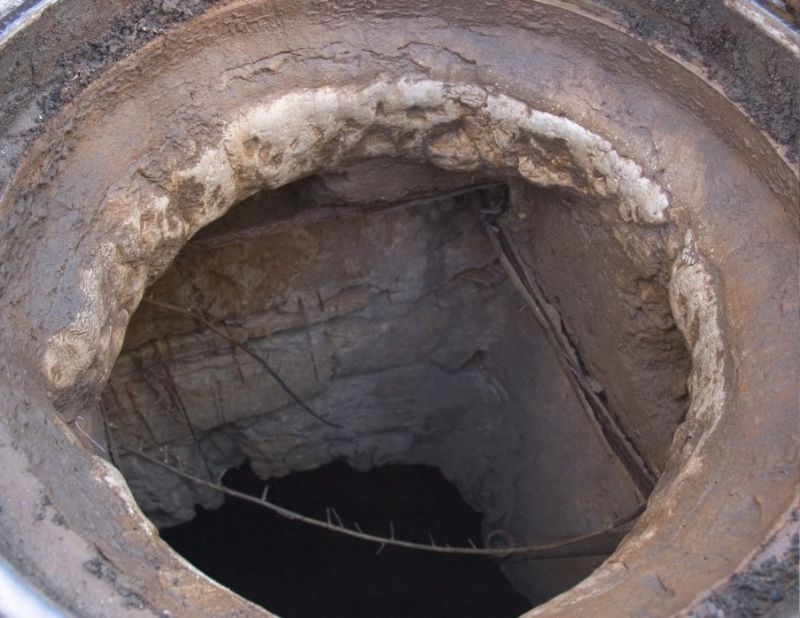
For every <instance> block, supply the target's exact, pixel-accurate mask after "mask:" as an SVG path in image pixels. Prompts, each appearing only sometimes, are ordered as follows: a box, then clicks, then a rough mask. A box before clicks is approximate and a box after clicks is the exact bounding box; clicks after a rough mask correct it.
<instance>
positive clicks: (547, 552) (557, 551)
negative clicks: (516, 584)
mask: <svg viewBox="0 0 800 618" xmlns="http://www.w3.org/2000/svg"><path fill="white" fill-rule="evenodd" d="M121 448H122V449H123V450H125V451H127V452H128V453H131V454H133V455H135V456H137V457H140V458H142V459H144V460H145V461H148V462H150V463H152V464H154V465H157V466H160V467H162V468H165V469H167V470H170V471H171V472H173V473H174V474H176V475H178V476H180V477H181V478H184V479H186V480H188V481H191V482H192V483H195V484H197V485H202V486H204V487H208V488H209V489H213V490H215V491H219V492H222V493H225V494H227V495H229V496H232V497H234V498H239V499H240V500H245V501H247V502H252V503H253V504H257V505H259V506H262V507H264V508H267V509H269V510H270V511H273V512H275V513H277V514H278V515H281V516H282V517H285V518H287V519H290V520H294V521H299V522H302V523H305V524H308V525H310V526H315V527H317V528H322V529H324V530H329V531H331V532H338V533H339V534H344V535H346V536H351V537H354V538H357V539H361V540H364V541H369V542H372V543H377V544H379V545H392V546H394V547H404V548H406V549H415V550H419V551H427V552H434V553H438V554H461V555H472V556H497V557H503V556H512V555H519V554H533V555H534V557H537V558H561V557H565V552H564V551H563V550H565V549H568V548H570V547H573V546H575V545H578V544H580V543H584V542H587V541H591V540H612V539H614V538H615V537H616V536H619V538H620V540H621V538H622V536H624V534H623V533H622V531H620V530H619V528H620V527H622V526H624V525H625V524H627V523H629V522H631V521H633V520H634V519H636V518H637V517H638V516H639V515H641V513H642V512H643V511H644V506H640V507H639V508H637V509H636V511H634V512H633V513H631V514H630V515H626V516H625V517H623V518H621V519H618V520H617V521H615V522H614V523H613V524H611V525H610V526H609V527H607V528H603V529H602V530H596V531H594V532H590V533H588V534H582V535H579V536H574V537H570V538H567V539H562V540H560V541H555V542H552V543H545V544H542V545H527V546H524V547H507V548H502V549H488V548H477V547H443V546H440V545H435V544H433V545H426V544H424V543H414V542H412V541H403V540H400V539H396V538H387V537H382V536H378V535H375V534H368V533H365V532H361V531H360V530H353V529H350V528H347V527H345V526H344V525H341V526H340V525H336V524H334V523H331V522H330V521H328V522H326V521H322V520H319V519H315V518H313V517H308V516H306V515H301V514H300V513H297V512H295V511H291V510H289V509H286V508H284V507H282V506H279V505H277V504H274V503H272V502H269V501H267V500H262V499H261V498H258V497H256V496H251V495H250V494H246V493H243V492H240V491H236V490H235V489H230V488H228V487H225V486H223V485H218V484H216V483H212V482H211V481H207V480H204V479H201V478H198V477H196V476H193V475H191V474H188V473H186V472H183V471H182V470H179V469H178V468H175V467H174V466H171V465H170V464H168V463H165V462H163V461H159V460H158V459H155V458H153V457H151V456H149V455H147V454H146V453H143V452H141V451H136V450H133V449H130V448H126V447H121ZM598 553H604V552H597V551H593V552H592V551H588V552H586V553H578V554H571V553H570V554H566V555H570V556H577V555H587V556H588V555H597V554H598Z"/></svg>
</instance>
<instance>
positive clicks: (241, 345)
mask: <svg viewBox="0 0 800 618" xmlns="http://www.w3.org/2000/svg"><path fill="white" fill-rule="evenodd" d="M142 302H143V303H147V304H148V305H153V306H154V307H161V308H162V309H167V310H169V311H173V312H175V313H180V314H183V315H185V316H188V317H190V318H192V319H193V320H194V321H196V322H197V323H198V324H201V325H202V326H205V327H206V328H207V329H209V330H210V331H212V332H214V333H216V334H217V335H219V336H220V337H222V338H223V339H225V340H226V341H228V342H229V343H231V344H232V345H234V346H236V347H237V348H239V349H240V350H241V351H242V352H244V353H245V354H247V355H248V356H250V357H251V358H253V359H255V360H256V362H258V363H259V364H260V365H261V366H262V367H263V368H264V369H265V370H266V372H267V373H268V374H269V375H270V377H271V378H272V379H273V380H275V382H276V383H277V384H278V386H280V387H281V389H283V391H284V392H285V393H286V394H287V395H289V397H291V398H292V399H293V400H294V402H295V403H296V404H297V405H299V406H300V407H301V408H302V409H303V410H305V411H306V412H308V413H309V414H310V415H311V416H313V417H314V418H315V419H317V420H318V421H319V422H321V423H325V424H326V425H328V426H330V427H335V428H336V429H342V426H341V425H337V424H336V423H334V422H332V421H329V420H327V419H324V418H322V417H321V416H320V415H319V414H317V413H316V412H314V410H312V409H311V408H310V407H309V406H308V404H306V402H304V401H303V400H302V399H300V397H299V396H298V395H297V394H296V393H295V392H294V391H293V390H292V389H291V387H290V386H289V385H288V384H286V382H284V381H283V378H281V376H280V375H279V374H278V372H277V371H275V370H274V369H273V368H272V366H271V365H270V364H269V363H268V362H267V361H266V360H264V359H263V358H262V357H261V356H259V355H258V354H256V353H255V352H253V351H252V350H251V349H250V347H249V346H248V345H247V344H244V343H242V342H240V341H237V340H236V339H234V338H233V337H231V336H230V335H228V334H227V333H225V332H224V331H223V330H222V329H220V328H218V327H217V326H216V325H214V324H212V323H211V322H209V321H208V320H206V319H205V318H203V317H202V316H201V315H200V314H199V313H198V312H197V311H194V310H192V309H184V308H183V307H178V306H177V305H173V304H170V303H165V302H163V301H160V300H155V299H153V298H147V297H144V298H142Z"/></svg>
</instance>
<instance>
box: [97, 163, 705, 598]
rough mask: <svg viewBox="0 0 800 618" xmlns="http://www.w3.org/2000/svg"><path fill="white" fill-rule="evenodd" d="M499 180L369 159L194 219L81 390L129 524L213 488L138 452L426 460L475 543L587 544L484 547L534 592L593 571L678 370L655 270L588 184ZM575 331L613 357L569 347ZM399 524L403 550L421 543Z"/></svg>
mask: <svg viewBox="0 0 800 618" xmlns="http://www.w3.org/2000/svg"><path fill="white" fill-rule="evenodd" d="M512 184H513V188H511V187H509V186H508V185H506V184H498V183H497V182H492V181H491V180H490V178H488V177H486V178H484V177H483V174H481V173H455V172H444V171H442V170H439V169H436V168H433V167H431V166H426V165H420V164H413V163H402V162H398V161H395V160H392V159H377V160H375V159H373V160H369V161H366V162H364V163H360V164H354V165H348V166H347V167H346V168H343V171H338V172H332V173H328V174H322V175H317V176H313V177H309V178H307V179H305V180H302V181H298V182H296V183H294V184H291V185H288V186H286V187H284V188H282V189H280V190H277V191H264V192H260V193H256V194H255V195H253V196H251V197H249V198H247V199H246V200H244V201H243V202H242V203H240V204H239V205H237V206H236V207H234V208H233V209H232V210H231V211H229V212H228V214H226V215H225V216H224V217H222V218H221V219H219V220H218V221H216V222H214V223H212V224H211V225H209V226H208V227H206V228H204V229H203V230H202V231H201V232H200V233H198V234H197V235H196V236H195V237H194V238H193V239H192V240H191V241H190V242H189V243H188V244H187V245H186V246H185V248H184V249H183V250H182V251H181V252H180V253H179V254H178V256H177V258H176V259H175V261H174V263H173V264H172V265H171V266H170V267H169V268H168V269H167V270H166V271H165V272H164V274H163V275H162V276H161V277H160V279H159V280H158V281H156V282H155V283H154V284H153V285H151V286H150V288H149V289H148V291H147V292H146V293H145V302H143V303H142V305H141V306H140V308H139V310H138V311H137V313H136V314H134V316H133V317H132V319H131V321H130V324H129V326H128V329H127V332H126V337H125V342H124V344H123V347H122V352H121V354H120V356H119V358H118V360H117V363H116V365H115V368H114V370H113V371H112V374H111V377H110V379H109V382H108V386H107V387H106V389H105V391H104V393H103V397H102V406H101V408H100V410H101V416H102V423H98V425H100V424H102V425H105V426H106V427H107V428H108V433H107V437H108V438H109V441H110V444H109V448H110V451H111V453H114V454H115V459H114V461H115V463H117V465H119V466H120V469H121V470H122V472H123V473H124V475H125V477H126V480H127V482H128V485H129V486H130V487H131V489H132V491H133V494H134V496H135V497H136V499H137V501H138V503H139V505H140V506H141V507H142V509H143V510H144V512H145V514H146V515H148V516H149V517H150V519H151V520H152V521H154V522H155V523H156V524H157V525H159V526H162V527H165V526H173V525H175V524H178V523H181V522H184V521H187V520H189V519H190V518H192V517H193V516H194V514H195V506H196V505H202V506H203V507H205V508H210V509H214V508H217V507H219V506H220V505H221V504H222V501H223V498H224V496H223V494H222V493H220V492H219V491H215V490H214V489H213V488H210V487H208V486H201V485H198V484H197V483H196V482H193V481H192V480H189V479H187V478H181V477H178V476H176V475H175V474H171V473H170V471H169V470H167V469H166V468H165V467H164V466H163V465H159V464H158V463H157V461H154V459H155V460H160V461H161V462H162V463H167V464H168V465H170V466H173V467H177V468H179V469H180V470H181V471H182V472H183V473H185V474H189V475H191V476H194V477H196V478H199V479H202V480H204V481H206V482H211V483H216V482H218V480H219V478H220V477H222V475H223V474H224V473H225V472H226V471H227V470H229V469H231V468H234V467H236V466H238V465H239V464H241V462H242V461H244V460H247V461H249V463H250V465H251V466H252V468H253V470H254V472H255V473H256V474H257V475H258V477H260V478H261V479H263V480H265V481H268V480H269V479H272V478H275V477H282V476H284V475H286V474H288V473H290V472H296V471H302V470H311V469H315V468H318V467H319V466H323V465H325V464H327V463H329V462H331V461H334V460H339V459H344V460H346V461H348V462H349V463H350V464H351V465H353V466H355V467H356V468H358V469H359V470H369V469H373V468H376V467H378V466H381V465H384V464H387V463H393V464H406V465H412V464H424V465H428V466H433V467H435V468H437V469H439V470H441V472H442V473H443V474H444V475H445V477H446V478H448V479H449V480H450V482H452V483H453V485H454V486H455V487H456V488H458V490H459V491H460V492H461V494H462V495H463V497H464V499H465V500H466V501H467V502H468V503H469V504H470V505H471V506H472V507H473V508H475V509H476V510H477V511H479V512H480V513H481V514H482V515H483V524H482V533H481V535H480V537H479V538H477V539H476V541H478V543H479V545H478V546H479V547H481V548H485V549H489V550H498V551H500V552H501V551H502V550H506V549H519V548H523V547H535V546H539V545H543V546H546V545H550V544H553V543H558V542H564V541H565V540H567V539H570V538H572V537H583V536H585V535H591V534H593V533H596V534H597V536H596V538H592V539H590V540H589V541H588V542H583V543H577V544H574V545H573V544H569V543H567V544H566V545H565V547H563V548H560V549H558V550H556V551H555V552H550V553H544V554H542V553H541V552H540V553H539V554H535V552H531V553H530V554H526V553H520V554H513V555H506V556H503V555H502V554H500V555H498V556H496V557H495V558H496V560H497V563H498V565H499V566H500V568H501V569H502V571H503V572H504V573H505V574H506V575H507V576H508V578H509V579H510V581H511V582H512V583H513V584H514V586H515V587H516V588H517V590H519V591H520V592H521V593H522V594H524V595H525V597H527V599H528V600H529V601H530V603H531V604H539V603H542V602H544V601H546V600H548V599H550V598H552V597H553V596H555V595H557V594H559V593H561V592H563V591H564V590H566V589H568V588H570V587H572V586H573V585H574V584H575V583H577V582H578V581H580V580H581V579H583V578H584V577H585V576H587V575H588V574H589V573H591V572H592V571H593V570H594V569H595V568H596V567H597V566H598V565H599V564H600V563H601V562H602V561H603V560H605V559H606V558H607V557H608V556H609V555H610V554H611V553H612V552H613V550H614V548H615V546H616V544H617V543H618V542H619V540H620V539H621V538H622V537H623V536H624V534H625V533H626V532H627V531H628V530H629V528H630V525H631V524H630V522H631V521H632V520H633V519H634V517H635V516H636V515H638V514H639V513H640V512H641V511H642V510H643V508H644V504H645V501H646V499H647V497H648V495H649V493H650V492H651V490H652V487H653V484H654V482H655V480H656V476H657V474H658V472H659V470H660V469H661V467H662V466H663V463H664V459H665V457H666V453H667V450H668V448H669V444H670V442H671V439H672V434H673V433H674V430H675V428H676V427H677V425H678V424H679V423H680V422H681V421H682V420H683V418H684V416H685V413H686V408H687V403H688V398H687V392H686V379H687V375H688V370H689V365H690V362H689V358H688V353H687V352H686V348H685V343H684V340H683V337H682V336H681V334H680V332H679V330H678V329H677V327H676V326H675V324H674V322H673V320H672V317H671V313H670V308H669V301H668V293H667V287H666V286H667V282H666V280H665V279H663V273H662V274H661V275H659V273H658V272H657V270H655V269H654V272H653V274H651V275H650V276H649V277H646V276H644V275H642V274H641V273H636V274H634V273H635V267H634V266H633V265H632V263H631V260H630V259H629V258H627V257H626V256H625V254H624V251H623V249H622V248H621V247H620V246H619V244H618V243H616V242H614V239H613V237H612V236H611V233H610V232H609V230H608V229H607V227H606V226H604V225H603V223H602V219H601V215H600V213H599V212H598V210H599V208H598V206H597V200H598V198H597V197H596V196H586V195H585V194H582V193H581V192H579V191H576V190H574V189H572V188H535V187H533V188H531V187H530V185H526V184H523V183H520V182H516V183H512ZM588 230H594V231H593V232H588ZM587 232H588V233H587ZM520 239H524V241H523V242H521V241H520ZM606 270H608V271H612V270H613V272H614V276H615V279H614V280H613V281H614V284H613V285H614V287H611V286H610V282H609V280H608V279H606V278H599V277H597V274H599V273H604V272H605V271H606ZM588 273H591V274H588ZM597 307H603V312H604V315H605V320H604V321H603V322H600V321H598V319H597V316H596V313H597V310H596V308H597ZM632 311H633V312H634V313H633V319H632V316H631V312H632ZM587 333H594V339H595V343H594V345H595V346H598V347H604V348H608V347H609V346H608V344H612V345H614V346H615V347H617V348H618V349H619V352H618V354H620V355H622V356H624V358H625V362H626V365H625V366H619V365H617V363H616V362H615V363H608V359H607V358H603V357H602V356H600V355H598V354H597V348H594V347H590V348H588V353H589V356H588V357H587V358H584V355H583V354H582V352H583V351H582V350H581V349H580V348H578V347H577V346H576V343H575V342H576V341H580V339H579V338H581V337H585V336H586V334H587ZM600 339H603V343H602V344H601V343H600ZM606 385H607V386H606ZM645 398H646V401H647V402H648V404H649V405H650V406H653V408H655V409H657V411H658V414H657V415H656V414H653V409H651V410H649V412H650V414H647V415H645V414H643V413H642V400H643V399H645ZM632 404H633V405H632ZM654 416H657V419H658V420H657V421H654V420H653V417H654ZM142 454H143V455H144V456H145V457H148V458H150V459H145V458H143V457H142ZM394 491H397V492H400V493H405V494H408V495H414V494H415V492H416V490H415V488H414V487H413V486H409V487H406V488H395V489H394ZM304 514H305V515H311V516H314V515H316V516H317V518H321V513H316V514H314V513H304ZM384 517H385V518H386V521H385V522H384V523H385V524H386V526H388V521H390V520H391V518H392V514H391V512H385V513H384ZM359 519H360V518H359V517H358V516H356V517H355V519H354V521H358V520H359ZM363 523H364V522H363V521H362V524H363ZM434 523H435V522H430V525H433V524H434ZM231 525H235V524H233V523H231ZM345 525H346V527H348V528H350V529H354V524H353V521H348V522H347V523H346V524H345ZM419 525H420V526H422V528H421V529H415V530H408V531H406V532H407V534H408V535H409V536H410V537H411V538H405V539H404V540H407V541H409V540H412V539H417V541H419V539H420V538H422V539H423V543H424V544H431V541H429V540H428V539H427V537H426V534H427V532H426V531H425V529H424V526H425V523H424V522H419ZM388 530H389V529H388V527H387V528H386V530H383V531H382V532H383V534H388ZM369 532H371V533H375V534H377V533H378V531H376V530H370V531H369ZM332 534H334V533H332ZM442 542H444V541H442ZM446 542H447V543H448V544H450V545H452V544H453V541H451V540H448V541H446ZM471 543H474V541H471V542H470V544H468V539H466V538H462V539H460V543H459V544H458V545H459V546H460V547H462V548H464V549H466V550H469V549H471ZM335 547H336V546H335V545H332V546H331V551H332V552H334V554H335V552H336V549H335ZM275 560H279V558H277V557H276V558H275ZM442 567H443V568H444V569H445V571H446V572H449V573H451V575H450V576H451V577H452V576H453V573H454V572H455V571H453V569H455V568H457V567H455V566H453V565H452V564H450V563H448V562H446V561H443V562H442ZM341 568H345V565H342V567H341ZM464 575H465V576H468V573H466V572H465V573H464ZM296 584H297V585H304V584H302V582H296ZM278 585H279V584H278V583H270V582H269V581H265V582H264V586H265V587H266V588H267V589H268V588H269V587H270V586H278ZM464 586H465V587H470V584H469V583H467V582H465V583H464Z"/></svg>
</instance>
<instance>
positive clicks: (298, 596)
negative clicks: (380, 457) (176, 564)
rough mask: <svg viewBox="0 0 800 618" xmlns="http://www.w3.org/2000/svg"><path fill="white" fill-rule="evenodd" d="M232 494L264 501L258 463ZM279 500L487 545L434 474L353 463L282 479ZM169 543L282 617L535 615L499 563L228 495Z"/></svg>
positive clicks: (476, 517) (471, 516)
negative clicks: (392, 542) (315, 522)
mask: <svg viewBox="0 0 800 618" xmlns="http://www.w3.org/2000/svg"><path fill="white" fill-rule="evenodd" d="M223 482H224V484H225V485H226V486H228V487H230V488H233V489H238V490H240V491H244V492H247V493H250V494H252V495H256V496H258V495H261V492H262V491H263V488H264V484H265V483H264V481H262V480H260V479H259V478H258V477H256V476H255V475H254V474H253V472H252V471H251V470H250V467H249V465H244V466H242V467H240V468H237V469H235V470H231V471H229V472H228V473H227V474H226V475H225V477H224V479H223ZM268 497H269V499H270V500H271V501H273V502H275V503H277V504H280V505H281V506H284V507H287V508H290V509H293V510H296V511H298V512H300V513H303V514H306V515H310V516H314V517H318V518H320V519H325V512H326V511H325V509H326V507H333V508H335V509H336V511H337V513H338V514H339V515H340V517H341V518H342V520H344V522H345V523H346V524H347V525H348V526H350V527H352V526H353V522H358V524H359V525H360V526H361V528H362V530H364V531H365V532H371V533H375V534H381V535H384V536H389V525H390V521H391V522H393V523H394V529H395V532H396V536H397V538H402V539H405V540H411V541H418V542H424V543H427V542H429V541H428V535H429V534H431V535H432V536H433V538H434V539H435V540H436V542H437V544H439V545H443V544H445V543H446V544H449V545H452V546H456V545H457V546H468V545H469V542H468V540H467V539H468V538H471V539H472V540H473V541H474V542H475V543H476V544H478V543H480V538H481V537H480V524H481V515H480V514H479V513H477V512H476V511H474V510H472V509H471V508H470V507H469V506H468V505H467V504H466V503H465V502H464V501H463V500H462V499H461V496H460V495H459V494H458V492H457V491H456V489H455V488H454V487H453V486H452V485H451V484H450V483H448V482H447V481H446V480H445V479H444V477H443V476H442V475H441V473H440V472H439V471H438V470H437V469H435V468H432V467H429V466H397V465H394V466H384V467H381V468H376V469H373V470H370V471H369V472H357V471H355V470H354V469H353V468H351V467H350V466H349V465H347V464H346V463H343V462H335V463H332V464H328V465H326V466H323V467H321V468H318V469H316V470H313V471H310V472H298V473H293V474H290V475H289V476H286V477H284V478H280V479H271V480H270V482H269V496H268ZM161 535H162V537H163V538H164V540H165V541H166V542H167V543H169V544H170V545H171V546H172V547H173V548H174V549H175V550H176V551H178V552H179V553H180V554H182V555H183V556H184V557H185V558H187V559H188V560H189V561H190V562H192V563H193V564H194V565H195V566H197V567H198V568H199V569H201V570H202V571H204V572H205V573H206V574H208V575H209V576H211V577H213V578H214V579H216V580H217V581H219V582H220V583H222V584H224V585H225V586H228V587H229V588H231V589H232V590H234V591H235V592H237V593H239V594H240V595H242V596H243V597H245V598H247V599H250V600H251V601H253V602H255V603H257V604H259V605H262V606H264V607H267V608H269V610H270V611H272V612H275V613H276V614H277V615H279V616H281V617H282V618H311V617H313V616H326V617H328V618H337V617H341V618H362V617H363V618H367V617H369V618H434V617H435V618H447V617H450V616H453V617H456V616H457V617H459V618H471V617H474V618H511V617H514V616H519V615H520V614H522V613H524V612H525V611H527V610H529V609H530V608H531V604H530V602H528V601H527V600H526V599H525V598H524V597H523V596H521V595H520V594H519V593H517V592H516V591H515V590H514V589H513V588H512V587H511V585H510V584H509V582H508V581H507V580H506V579H505V577H504V576H503V575H502V573H501V572H500V570H499V569H498V568H497V564H496V562H494V561H493V560H492V559H490V558H483V557H472V556H447V555H439V554H431V553H427V552H419V551H413V550H407V549H398V548H392V547H386V548H385V549H383V550H382V551H381V553H380V554H376V551H377V549H378V546H376V545H374V544H372V543H367V542H364V541H360V540H356V539H351V538H348V537H344V536H342V535H339V534H335V533H331V532H327V531H324V530H318V529H315V528H312V527H309V526H308V525H304V524H301V523H298V522H293V521H289V520H286V519H284V518H281V517H279V516H277V515H275V514H273V513H271V512H269V511H267V510H266V509H263V508H261V507H259V506H257V505H254V504H249V503H247V502H243V501H241V500H237V499H235V498H227V499H226V502H225V505H224V506H223V507H222V508H221V509H219V510H217V511H206V510H205V509H202V508H199V509H198V515H197V517H196V518H195V519H194V520H192V521H190V522H188V523H186V524H183V525H180V526H176V527H173V528H169V529H164V530H162V532H161Z"/></svg>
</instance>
